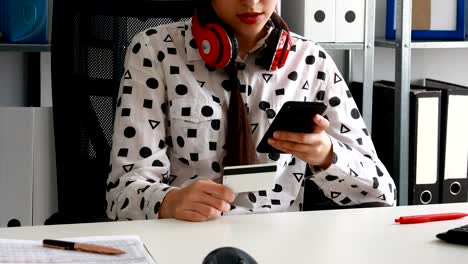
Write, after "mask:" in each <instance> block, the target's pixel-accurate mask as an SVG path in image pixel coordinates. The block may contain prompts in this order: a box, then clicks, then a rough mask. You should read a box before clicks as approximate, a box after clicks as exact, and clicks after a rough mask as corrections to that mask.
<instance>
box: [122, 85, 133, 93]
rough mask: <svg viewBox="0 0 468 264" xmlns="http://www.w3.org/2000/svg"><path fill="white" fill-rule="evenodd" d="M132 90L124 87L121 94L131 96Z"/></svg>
mask: <svg viewBox="0 0 468 264" xmlns="http://www.w3.org/2000/svg"><path fill="white" fill-rule="evenodd" d="M132 90H133V87H131V86H124V87H123V91H122V92H123V93H124V94H132Z"/></svg>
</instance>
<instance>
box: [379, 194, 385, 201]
mask: <svg viewBox="0 0 468 264" xmlns="http://www.w3.org/2000/svg"><path fill="white" fill-rule="evenodd" d="M378 198H380V199H381V200H382V201H386V200H387V199H386V198H385V194H382V195H380V196H379V197H378Z"/></svg>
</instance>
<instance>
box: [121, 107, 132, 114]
mask: <svg viewBox="0 0 468 264" xmlns="http://www.w3.org/2000/svg"><path fill="white" fill-rule="evenodd" d="M122 116H130V108H124V109H122Z"/></svg>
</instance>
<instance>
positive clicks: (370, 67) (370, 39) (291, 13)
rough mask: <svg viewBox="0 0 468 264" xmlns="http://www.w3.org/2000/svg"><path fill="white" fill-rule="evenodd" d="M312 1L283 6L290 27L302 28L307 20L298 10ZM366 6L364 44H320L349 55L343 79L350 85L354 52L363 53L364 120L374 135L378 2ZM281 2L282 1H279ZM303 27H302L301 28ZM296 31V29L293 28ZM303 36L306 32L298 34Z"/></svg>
mask: <svg viewBox="0 0 468 264" xmlns="http://www.w3.org/2000/svg"><path fill="white" fill-rule="evenodd" d="M305 1H310V0H294V1H292V0H288V4H287V5H286V4H283V5H282V12H281V15H282V16H283V17H284V18H285V19H286V21H288V23H289V24H290V26H292V25H296V26H297V27H298V28H301V27H302V26H303V25H304V23H306V21H305V20H306V19H310V17H308V18H305V17H304V16H303V15H302V16H301V15H298V14H297V12H298V10H301V11H302V10H303V9H304V2H305ZM362 1H363V2H364V4H365V9H364V10H365V11H364V12H365V14H364V15H365V19H364V42H360V43H336V42H320V43H318V44H319V45H320V46H321V47H323V48H324V49H326V50H344V51H346V53H347V56H346V58H347V63H346V65H345V67H346V69H345V70H344V71H343V72H342V73H343V77H344V79H345V80H347V81H348V82H349V83H350V82H351V78H352V70H353V69H352V65H353V62H352V60H353V51H363V62H364V63H363V70H362V72H363V84H364V87H363V94H362V113H361V114H362V118H363V119H364V122H365V123H366V125H367V128H368V130H369V132H370V133H372V131H371V129H372V97H373V95H372V94H373V82H374V41H375V8H376V0H362ZM279 2H281V1H279ZM300 25H302V26H300ZM292 29H293V30H294V28H292ZM297 33H300V34H303V33H304V32H300V31H299V32H297Z"/></svg>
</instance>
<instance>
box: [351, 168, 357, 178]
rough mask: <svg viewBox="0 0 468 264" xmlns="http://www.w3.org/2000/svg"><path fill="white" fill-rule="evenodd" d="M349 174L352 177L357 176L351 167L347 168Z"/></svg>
mask: <svg viewBox="0 0 468 264" xmlns="http://www.w3.org/2000/svg"><path fill="white" fill-rule="evenodd" d="M349 174H350V175H351V176H354V177H357V176H359V175H358V174H357V173H356V172H355V171H353V169H349Z"/></svg>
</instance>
